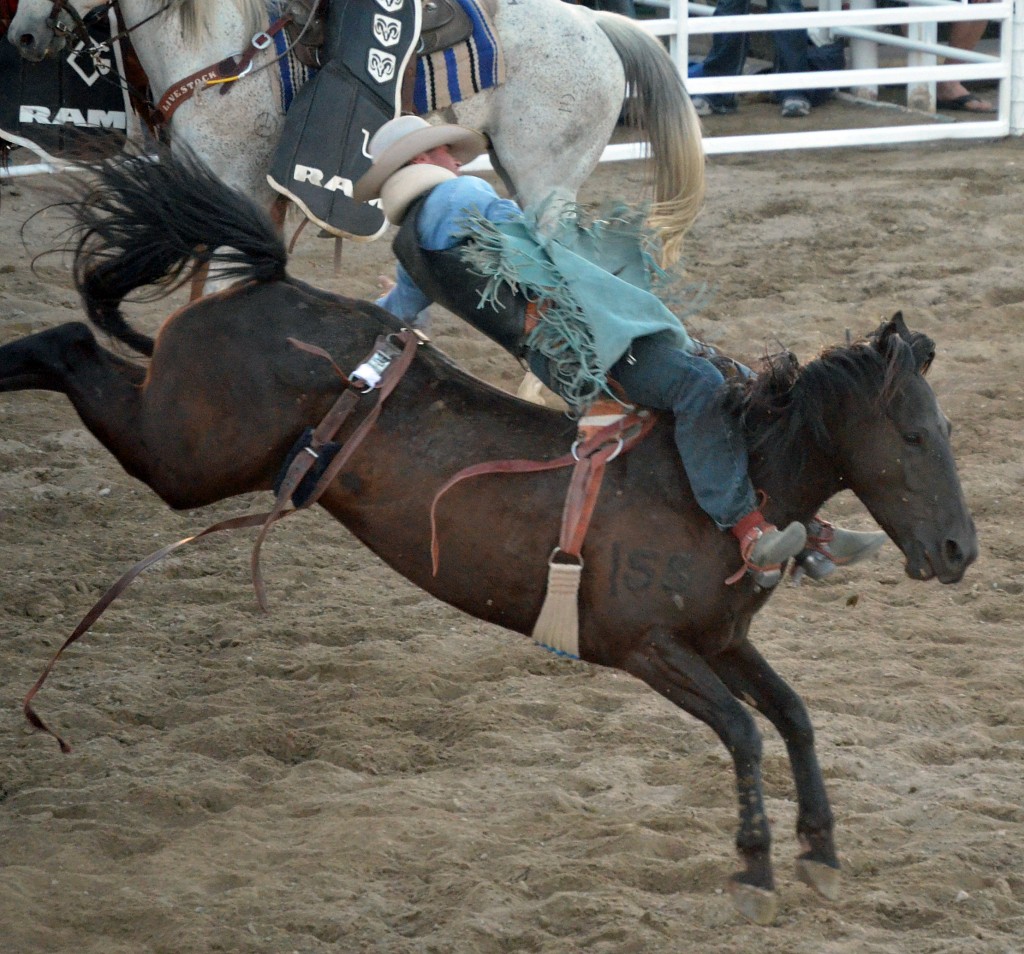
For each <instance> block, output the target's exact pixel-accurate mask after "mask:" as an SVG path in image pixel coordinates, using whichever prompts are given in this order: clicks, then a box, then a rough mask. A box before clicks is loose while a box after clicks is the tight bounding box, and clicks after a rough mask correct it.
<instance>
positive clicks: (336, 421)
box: [22, 329, 426, 753]
mask: <svg viewBox="0 0 1024 954" xmlns="http://www.w3.org/2000/svg"><path fill="white" fill-rule="evenodd" d="M393 337H394V338H395V339H396V340H397V341H399V342H400V343H401V344H402V346H403V347H402V351H401V353H400V354H399V355H398V357H397V358H396V359H395V360H393V361H392V362H391V364H390V365H389V366H388V368H387V369H386V370H385V371H384V373H383V376H382V379H381V386H380V388H379V389H378V390H379V391H380V396H379V398H378V400H377V402H376V404H374V406H373V407H372V408H371V409H370V412H369V413H368V414H367V416H366V417H365V418H364V419H363V421H362V422H361V423H360V425H359V427H358V428H356V430H355V431H354V432H353V433H352V435H351V436H350V437H349V439H348V440H347V441H346V442H345V444H344V446H343V447H342V448H341V450H340V451H339V452H338V454H337V455H336V456H335V457H334V459H333V460H332V461H331V463H330V464H329V465H328V467H327V468H326V469H325V470H324V473H323V475H322V476H321V477H320V480H319V481H318V482H317V485H316V487H315V488H314V490H313V492H312V493H311V494H310V496H309V498H308V499H307V500H306V501H305V502H304V503H303V505H302V507H301V508H294V509H292V510H287V509H285V508H286V507H287V504H288V501H290V500H291V495H292V493H294V491H295V488H296V487H297V486H298V485H299V483H300V482H301V481H302V478H303V477H304V476H305V474H306V472H307V471H308V470H309V468H310V467H311V466H312V465H313V461H314V460H315V457H314V456H313V455H312V454H309V453H304V454H299V455H298V456H297V457H296V459H295V460H294V461H292V465H291V467H290V468H289V469H288V472H287V474H286V475H285V477H284V480H283V481H282V483H281V487H280V490H279V491H278V495H277V498H276V500H275V502H274V508H273V509H272V510H270V511H269V512H267V513H256V514H246V515H244V516H241V517H231V518H229V519H227V520H221V521H220V522H219V523H215V524H212V525H211V526H209V527H207V528H206V529H205V530H201V531H199V533H196V534H193V535H192V536H190V537H185V538H184V539H182V540H178V541H177V542H176V543H169V544H167V546H164V547H161V548H160V549H159V550H157V551H155V552H154V553H151V554H150V555H149V556H147V557H144V558H143V559H142V560H139V562H138V563H136V564H135V565H134V566H133V567H131V569H129V570H128V571H127V572H126V573H124V574H123V575H122V576H121V577H120V578H119V579H118V580H117V582H115V583H114V584H113V586H111V587H110V588H109V589H108V590H107V591H106V593H104V594H103V595H102V596H101V597H100V598H99V599H98V600H97V601H96V602H95V603H94V604H93V607H92V609H90V610H89V612H88V613H86V614H85V616H84V617H83V618H82V620H81V622H79V624H78V625H77V626H76V627H75V629H74V631H73V632H72V633H71V635H70V636H68V638H67V639H66V640H64V643H63V645H62V646H61V647H60V649H58V650H57V652H55V653H54V654H53V656H52V657H51V659H50V661H49V663H47V665H46V668H45V669H44V670H43V672H42V674H41V675H40V676H39V678H38V679H37V680H36V682H35V685H33V686H32V688H31V689H29V691H28V693H26V695H25V698H24V700H23V701H22V711H23V712H24V713H25V718H26V719H27V720H28V721H29V723H30V724H31V725H33V726H34V727H35V728H37V729H39V730H40V731H42V732H46V733H47V734H48V735H52V736H53V737H54V738H55V739H56V740H57V743H58V744H59V745H60V749H61V751H62V752H65V753H67V752H70V751H71V746H70V745H68V743H67V742H66V741H65V740H64V739H63V738H62V737H61V736H60V735H58V734H57V733H56V732H54V731H53V729H51V728H50V727H49V726H48V725H47V724H46V723H45V722H44V721H43V720H42V719H41V718H40V717H39V715H38V713H36V711H35V709H34V707H33V706H32V701H33V699H35V697H36V694H37V693H38V692H39V690H40V689H42V688H43V683H45V682H46V680H47V678H48V677H49V675H50V673H51V672H52V671H53V667H54V666H55V665H56V664H57V660H58V659H60V657H61V656H63V655H64V651H65V650H66V649H67V648H68V647H69V646H70V645H71V644H72V643H74V642H77V641H78V640H79V639H80V638H81V637H82V636H84V635H85V634H86V633H87V632H88V631H89V630H90V629H91V628H92V625H93V624H94V623H95V622H96V620H98V619H99V618H100V617H101V616H102V615H103V613H104V612H105V611H106V609H107V607H109V606H110V604H111V603H113V602H114V600H116V599H117V598H118V597H119V596H120V595H121V594H122V593H123V592H124V591H125V590H126V589H127V588H128V587H129V586H130V585H131V583H132V582H133V581H134V580H135V578H136V577H138V576H139V574H141V573H142V572H143V571H144V570H146V569H148V568H149V567H151V566H152V565H153V564H154V563H158V562H159V561H160V560H162V559H163V558H164V557H165V556H167V555H168V554H170V553H173V552H174V551H175V550H177V549H179V548H180V547H183V546H185V545H186V544H188V543H193V542H194V541H196V540H200V539H202V538H203V537H206V536H209V535H210V534H212V533H218V532H220V531H221V530H240V529H244V528H246V527H260V533H259V536H258V537H257V539H256V543H255V544H254V546H253V554H252V558H251V565H252V571H253V586H254V587H255V589H256V598H257V600H258V602H259V605H260V608H261V609H262V610H264V611H266V609H267V605H266V593H265V589H266V588H265V586H264V584H263V579H262V577H261V575H260V572H259V547H260V545H261V544H262V542H263V540H264V538H265V537H266V535H267V531H268V530H269V529H270V526H271V525H272V524H274V523H276V522H277V521H278V520H280V519H282V518H283V517H287V516H288V515H289V514H292V513H296V512H298V510H300V509H305V508H306V507H309V506H312V504H313V503H315V502H316V500H317V499H318V498H319V497H320V496H322V494H323V493H324V491H325V490H326V489H327V487H328V486H329V485H330V483H331V481H332V480H334V478H335V477H336V476H337V474H338V471H339V470H340V469H341V468H342V467H343V466H344V465H345V463H346V462H347V461H348V459H349V458H350V457H351V456H352V454H353V453H354V452H355V450H356V448H357V447H359V445H360V444H361V443H362V442H363V440H364V439H365V437H366V435H367V434H369V432H370V431H371V430H372V428H373V425H374V424H375V423H376V421H377V418H378V417H379V416H380V411H381V405H382V404H383V403H384V401H385V399H386V398H387V397H388V395H389V394H390V393H391V392H392V391H393V390H394V388H395V385H396V384H397V383H398V382H399V381H400V380H401V378H402V375H404V374H405V372H406V370H408V368H409V365H410V364H411V363H412V359H413V356H414V354H415V352H416V346H417V345H418V344H420V343H422V342H424V341H426V338H425V337H424V336H423V335H421V334H420V333H418V332H415V331H410V330H406V329H403V330H402V331H400V332H398V333H397V334H396V335H394V336H393ZM288 341H289V342H290V343H291V344H292V345H294V346H295V347H297V348H300V349H301V350H303V351H308V352H309V353H310V354H315V355H318V356H320V357H325V358H326V359H327V360H328V361H331V364H332V365H333V364H334V362H333V360H331V357H330V355H329V354H328V353H327V352H326V351H324V350H323V349H322V348H318V347H316V346H315V345H309V344H305V343H304V342H301V341H298V340H296V339H294V338H289V339H288ZM334 367H335V370H336V371H338V374H339V375H340V376H341V377H342V378H343V379H344V380H345V382H346V385H347V387H346V390H345V391H344V392H343V393H342V394H341V395H340V396H339V398H338V399H337V400H336V401H335V402H334V404H333V405H332V406H331V409H330V410H329V411H328V412H327V414H326V415H325V416H324V418H323V420H322V421H321V422H320V423H319V425H317V427H316V429H315V430H314V431H313V437H312V439H311V440H310V447H311V448H312V449H313V451H314V453H315V452H316V451H317V450H318V449H319V448H320V447H322V446H323V445H324V444H326V443H327V442H328V441H330V440H331V438H332V437H334V435H335V434H336V433H337V432H338V430H339V429H340V427H341V425H342V424H343V423H344V422H345V420H346V419H347V418H348V416H349V415H350V414H351V412H352V410H353V408H354V407H355V406H356V404H357V403H358V401H359V398H360V396H361V393H362V392H360V391H359V390H357V388H356V387H355V385H354V384H353V382H352V381H351V380H350V379H349V378H348V377H347V376H346V375H344V374H343V373H342V372H341V371H340V370H339V369H338V368H337V366H336V365H334Z"/></svg>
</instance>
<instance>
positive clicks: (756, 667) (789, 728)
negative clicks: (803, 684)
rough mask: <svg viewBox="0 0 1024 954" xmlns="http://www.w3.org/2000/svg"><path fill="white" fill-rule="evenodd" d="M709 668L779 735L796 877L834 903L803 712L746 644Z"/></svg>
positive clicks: (828, 843) (825, 822) (834, 884)
mask: <svg viewBox="0 0 1024 954" xmlns="http://www.w3.org/2000/svg"><path fill="white" fill-rule="evenodd" d="M710 665H711V667H712V668H713V669H714V671H715V672H716V673H717V674H718V676H719V678H720V679H721V680H722V682H724V683H725V684H726V685H727V686H728V687H729V689H730V690H731V691H732V692H733V693H734V694H735V695H736V696H737V698H740V699H743V700H745V701H746V702H748V703H749V704H751V705H753V706H754V707H756V708H757V710H758V711H759V712H761V713H763V714H764V716H765V718H767V719H768V720H769V721H770V722H771V723H772V725H774V726H775V728H776V729H778V730H779V734H780V735H781V736H782V739H783V741H784V742H785V743H786V750H787V751H788V752H789V761H790V765H791V766H792V769H793V780H794V781H795V783H796V795H797V805H798V810H797V820H796V831H797V836H798V838H799V839H800V845H801V847H802V848H803V849H804V851H803V854H801V855H800V856H799V857H798V858H797V862H796V873H797V877H798V878H799V879H800V880H801V881H803V882H804V883H805V884H808V885H810V886H811V887H812V888H814V889H815V890H816V891H817V892H819V893H820V894H821V895H823V896H824V897H826V898H828V899H829V900H830V901H835V900H837V899H838V897H839V860H838V859H837V857H836V850H835V845H834V843H833V828H834V820H833V818H832V809H831V808H830V807H829V803H828V795H827V794H826V792H825V781H824V779H823V778H822V775H821V767H820V766H819V765H818V757H817V754H816V753H815V751H814V728H813V726H812V725H811V720H810V717H809V716H808V715H807V708H806V707H805V706H804V704H803V701H802V700H801V699H800V697H799V696H798V695H797V694H796V692H794V690H793V689H792V687H790V686H789V685H788V683H786V681H785V680H784V679H783V678H782V677H781V676H780V675H779V674H778V673H777V672H775V670H774V669H772V667H771V666H769V665H768V663H767V662H766V661H765V659H764V657H763V656H762V655H761V654H760V653H759V652H758V651H757V650H756V649H755V648H754V647H753V646H751V645H750V643H748V642H745V641H744V642H742V643H740V644H739V645H737V646H734V647H730V648H729V649H727V650H726V651H725V652H723V653H721V654H720V655H717V656H715V657H714V658H713V659H711V660H710Z"/></svg>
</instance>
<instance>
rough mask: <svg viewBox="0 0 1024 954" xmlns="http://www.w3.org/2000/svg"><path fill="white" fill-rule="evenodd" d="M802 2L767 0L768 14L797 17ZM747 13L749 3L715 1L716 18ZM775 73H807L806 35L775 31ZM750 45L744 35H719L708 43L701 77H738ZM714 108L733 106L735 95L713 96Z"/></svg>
mask: <svg viewBox="0 0 1024 954" xmlns="http://www.w3.org/2000/svg"><path fill="white" fill-rule="evenodd" d="M802 10H803V4H802V3H801V0H768V12H769V13H800V12H801V11H802ZM749 13H750V0H718V6H716V7H715V13H714V15H715V16H716V17H734V16H746V15H747V14H749ZM772 39H773V40H774V42H775V71H776V72H777V73H806V72H807V69H808V66H807V44H808V38H807V31H806V30H775V31H773V32H772ZM748 45H749V41H748V39H747V34H746V33H718V34H715V36H714V38H713V39H712V42H711V50H710V52H709V53H708V55H707V57H705V59H704V65H703V70H702V73H701V75H702V76H739V75H740V74H741V73H742V72H743V64H744V63H746V60H747V47H748ZM791 95H798V96H799V95H802V94H801V93H800V92H799V90H779V91H778V92H776V93H775V98H776V99H778V100H784V99H785V98H786V97H787V96H791ZM707 98H708V99H709V100H710V101H711V102H712V103H713V104H714V105H716V106H735V105H736V94H735V93H713V94H709V95H708V97H707Z"/></svg>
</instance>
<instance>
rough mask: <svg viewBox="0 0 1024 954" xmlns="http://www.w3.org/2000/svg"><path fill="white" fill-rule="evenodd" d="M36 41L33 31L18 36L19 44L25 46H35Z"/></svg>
mask: <svg viewBox="0 0 1024 954" xmlns="http://www.w3.org/2000/svg"><path fill="white" fill-rule="evenodd" d="M35 43H36V38H35V37H34V36H32V34H31V33H22V34H21V36H19V37H18V45H19V46H25V47H28V46H35Z"/></svg>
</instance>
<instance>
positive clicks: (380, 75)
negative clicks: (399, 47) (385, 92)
mask: <svg viewBox="0 0 1024 954" xmlns="http://www.w3.org/2000/svg"><path fill="white" fill-rule="evenodd" d="M395 62H396V61H395V54H394V53H385V52H384V51H383V50H370V53H369V55H368V56H367V58H366V72H367V73H369V74H370V76H372V77H373V78H374V79H375V80H376V81H377V82H378V83H388V82H390V81H391V80H392V79H394V77H395Z"/></svg>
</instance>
